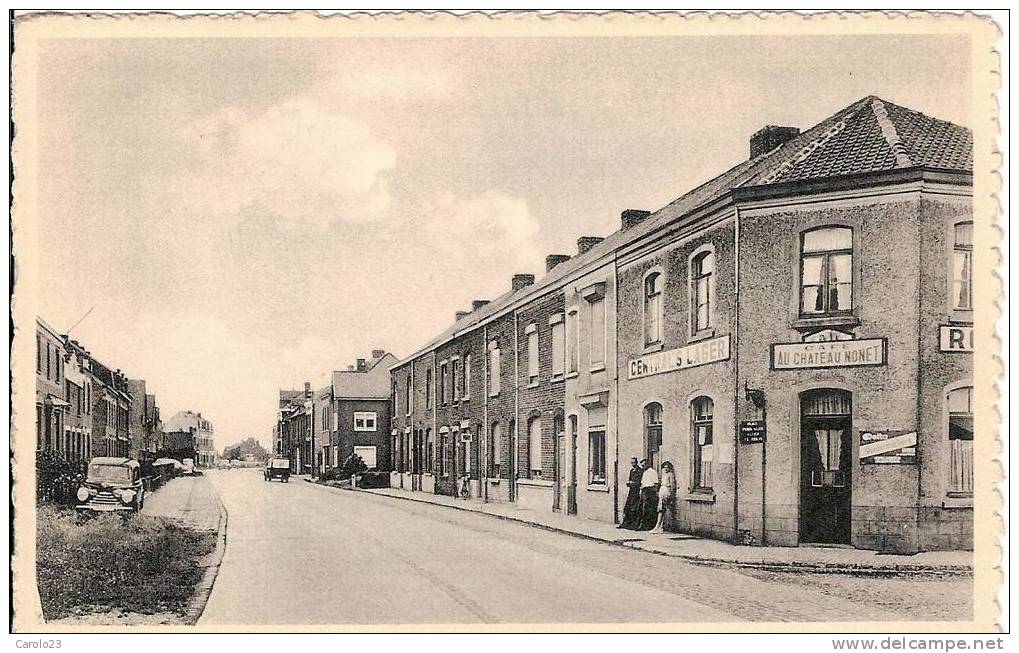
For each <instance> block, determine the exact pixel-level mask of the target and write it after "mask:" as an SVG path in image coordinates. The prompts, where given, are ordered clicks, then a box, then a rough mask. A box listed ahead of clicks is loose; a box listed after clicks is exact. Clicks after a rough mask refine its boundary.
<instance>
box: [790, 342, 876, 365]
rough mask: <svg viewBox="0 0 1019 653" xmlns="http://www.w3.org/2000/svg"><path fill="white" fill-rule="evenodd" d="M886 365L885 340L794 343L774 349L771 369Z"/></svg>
mask: <svg viewBox="0 0 1019 653" xmlns="http://www.w3.org/2000/svg"><path fill="white" fill-rule="evenodd" d="M884 364H885V340H884V338H868V339H865V340H830V341H828V342H794V343H787V344H778V345H772V346H771V366H772V368H773V369H776V370H799V369H808V368H817V367H861V366H867V365H884Z"/></svg>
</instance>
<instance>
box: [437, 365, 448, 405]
mask: <svg viewBox="0 0 1019 653" xmlns="http://www.w3.org/2000/svg"><path fill="white" fill-rule="evenodd" d="M448 374H449V363H446V362H442V363H440V364H439V401H440V402H441V403H442V405H443V406H445V405H446V404H448V403H449V397H448V396H447V395H446V392H447V388H448V387H449V379H448V378H447V376H448Z"/></svg>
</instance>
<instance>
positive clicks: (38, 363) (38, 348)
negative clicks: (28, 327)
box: [35, 336, 42, 372]
mask: <svg viewBox="0 0 1019 653" xmlns="http://www.w3.org/2000/svg"><path fill="white" fill-rule="evenodd" d="M35 371H36V372H42V338H40V337H39V336H36V337H35Z"/></svg>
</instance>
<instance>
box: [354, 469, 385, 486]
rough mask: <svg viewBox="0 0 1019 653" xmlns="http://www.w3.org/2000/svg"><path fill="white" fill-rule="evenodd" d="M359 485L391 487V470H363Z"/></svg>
mask: <svg viewBox="0 0 1019 653" xmlns="http://www.w3.org/2000/svg"><path fill="white" fill-rule="evenodd" d="M357 486H358V487H362V488H380V487H389V472H363V473H362V474H361V480H360V481H358V483H357Z"/></svg>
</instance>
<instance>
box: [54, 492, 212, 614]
mask: <svg viewBox="0 0 1019 653" xmlns="http://www.w3.org/2000/svg"><path fill="white" fill-rule="evenodd" d="M37 515H38V530H37V537H36V573H37V581H38V587H39V599H40V601H41V603H42V611H43V616H44V617H45V618H46V619H47V620H52V619H62V618H64V617H69V616H75V615H82V614H92V613H102V612H109V611H116V610H120V611H123V612H136V613H141V614H158V613H172V614H175V615H183V614H184V612H185V609H186V608H187V604H188V601H189V600H190V599H191V596H192V593H193V591H194V588H195V585H196V584H197V583H198V581H199V580H200V579H201V578H202V573H203V569H202V568H201V567H199V566H198V561H199V560H200V559H201V558H202V557H203V556H205V555H208V554H209V553H210V552H211V551H212V550H213V549H214V548H215V546H216V532H215V531H196V530H192V529H189V528H185V527H183V526H180V525H178V524H176V523H174V522H171V521H169V520H166V519H162V518H159V517H149V516H147V515H134V516H132V517H129V518H127V519H124V518H122V517H121V516H119V515H101V516H99V517H97V518H95V519H91V520H88V521H86V522H85V523H81V524H79V523H77V521H76V516H75V514H74V511H73V510H68V509H62V508H55V507H53V506H48V505H41V506H39V507H38V513H37Z"/></svg>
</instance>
